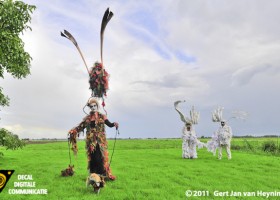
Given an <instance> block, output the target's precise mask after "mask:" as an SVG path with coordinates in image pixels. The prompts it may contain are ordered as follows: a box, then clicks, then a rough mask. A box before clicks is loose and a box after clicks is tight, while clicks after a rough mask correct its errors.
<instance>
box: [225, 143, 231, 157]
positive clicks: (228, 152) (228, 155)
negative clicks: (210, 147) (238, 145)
mask: <svg viewBox="0 0 280 200" xmlns="http://www.w3.org/2000/svg"><path fill="white" fill-rule="evenodd" d="M226 150H227V157H228V159H229V160H230V159H231V151H230V144H229V145H226Z"/></svg>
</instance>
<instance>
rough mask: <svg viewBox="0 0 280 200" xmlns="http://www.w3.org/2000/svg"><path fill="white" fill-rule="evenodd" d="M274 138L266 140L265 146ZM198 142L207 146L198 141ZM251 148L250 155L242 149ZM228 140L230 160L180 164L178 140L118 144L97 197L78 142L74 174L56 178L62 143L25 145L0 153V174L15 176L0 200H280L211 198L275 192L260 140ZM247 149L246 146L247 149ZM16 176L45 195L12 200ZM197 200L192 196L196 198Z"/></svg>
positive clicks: (208, 157) (278, 179) (274, 165)
mask: <svg viewBox="0 0 280 200" xmlns="http://www.w3.org/2000/svg"><path fill="white" fill-rule="evenodd" d="M276 139H277V138H274V139H272V138H266V140H268V141H272V140H274V142H276ZM203 141H207V139H204V140H203ZM113 142H114V141H112V140H111V141H109V150H110V153H111V152H112V147H113ZM247 142H249V144H251V146H254V150H253V151H251V150H250V148H248V144H247ZM247 142H246V141H245V140H244V139H233V141H232V145H233V147H236V146H239V147H237V148H236V149H238V150H232V157H233V158H232V160H227V158H226V153H225V152H224V154H223V155H224V157H223V159H222V160H218V159H217V158H216V157H214V156H213V155H212V154H211V153H209V152H207V150H206V149H200V150H199V151H198V156H199V158H198V159H196V160H188V159H182V158H181V151H182V150H181V140H179V139H169V140H168V139H151V140H118V141H117V143H116V149H115V153H114V156H113V161H112V165H111V167H112V171H113V174H114V175H116V176H117V180H115V181H113V182H107V183H106V187H105V188H103V189H102V190H101V192H100V194H99V195H96V194H94V193H93V192H92V190H91V189H90V188H86V187H85V178H86V176H87V170H86V164H87V163H86V155H85V150H84V142H83V141H79V143H78V146H79V153H78V156H77V158H73V157H72V163H73V164H74V165H75V174H74V176H72V177H61V176H60V171H61V170H62V169H65V168H66V167H67V166H68V164H69V157H68V145H67V142H53V143H45V144H28V145H27V146H25V147H24V148H23V149H21V150H17V151H10V150H9V151H6V150H4V149H3V148H0V151H2V152H3V153H4V157H1V158H0V169H14V170H15V173H14V174H13V176H12V177H11V179H10V180H9V182H8V184H7V185H6V187H5V189H4V190H3V191H2V193H0V199H1V200H2V199H15V200H17V199H48V200H50V199H70V200H71V199H73V200H74V199H127V200H128V199H129V200H130V199H145V200H149V199H280V196H278V197H269V198H266V197H260V196H258V197H245V196H244V195H242V196H235V197H233V196H231V197H230V196H225V193H224V197H218V196H214V191H219V192H227V191H228V192H229V193H230V192H231V191H234V192H257V191H264V192H274V191H278V192H280V175H279V167H280V157H279V156H278V154H271V153H263V152H262V151H261V148H262V146H263V142H264V139H255V138H253V139H249V138H248V139H247ZM249 146H250V145H249ZM20 174H26V175H27V174H31V175H32V178H33V181H34V182H36V189H47V190H48V194H47V195H12V194H8V191H9V189H14V188H15V187H14V182H18V180H17V176H18V175H20ZM187 190H192V191H193V194H194V193H196V192H195V191H205V192H204V194H205V195H208V194H209V195H208V196H206V197H194V196H192V197H188V198H187V197H186V194H185V193H186V191H187ZM197 194H198V193H197Z"/></svg>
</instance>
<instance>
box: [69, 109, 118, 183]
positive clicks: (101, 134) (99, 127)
mask: <svg viewBox="0 0 280 200" xmlns="http://www.w3.org/2000/svg"><path fill="white" fill-rule="evenodd" d="M105 124H106V125H107V126H109V127H114V126H115V123H111V122H110V121H109V120H108V119H107V117H106V115H103V114H101V113H99V112H97V111H95V112H90V114H89V115H88V116H86V117H85V118H84V119H83V121H82V122H81V123H80V124H79V125H78V126H77V127H75V128H73V129H71V130H70V131H69V134H70V141H71V143H72V150H73V151H74V153H77V151H78V148H77V140H76V138H77V135H78V133H79V132H81V131H83V130H84V129H85V128H86V149H87V156H88V169H89V170H90V173H97V174H100V175H103V176H106V177H107V178H109V179H111V180H114V179H115V177H114V176H113V175H112V173H111V170H110V166H109V159H108V150H107V149H108V144H107V140H106V134H105Z"/></svg>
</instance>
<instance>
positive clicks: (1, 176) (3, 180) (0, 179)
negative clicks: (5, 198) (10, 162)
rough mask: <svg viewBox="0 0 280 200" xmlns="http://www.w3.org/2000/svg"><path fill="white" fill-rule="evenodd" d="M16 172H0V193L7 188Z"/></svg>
mask: <svg viewBox="0 0 280 200" xmlns="http://www.w3.org/2000/svg"><path fill="white" fill-rule="evenodd" d="M14 171H15V170H0V192H2V190H3V189H4V188H5V186H6V184H7V183H8V181H9V179H10V178H11V176H12V174H13V173H14Z"/></svg>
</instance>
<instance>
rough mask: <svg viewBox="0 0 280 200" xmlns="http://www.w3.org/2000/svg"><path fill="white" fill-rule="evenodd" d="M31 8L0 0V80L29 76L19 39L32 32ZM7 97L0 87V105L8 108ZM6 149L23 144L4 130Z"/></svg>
mask: <svg viewBox="0 0 280 200" xmlns="http://www.w3.org/2000/svg"><path fill="white" fill-rule="evenodd" d="M35 8H36V7H35V6H34V5H28V4H25V3H24V2H22V1H13V0H0V77H1V78H4V72H5V71H6V72H7V73H9V74H11V75H12V76H13V77H14V78H17V79H21V78H25V77H26V76H27V75H28V74H30V62H31V60H32V58H31V56H30V55H29V53H27V52H25V50H24V42H23V41H22V39H21V38H20V35H21V34H23V31H26V30H28V29H29V30H31V27H30V26H29V25H28V23H30V22H31V14H32V12H33V11H34V10H35ZM8 105H9V98H8V97H7V96H5V95H4V94H3V92H2V88H1V87H0V106H8ZM1 145H3V146H6V147H7V148H8V149H16V148H18V147H22V145H23V143H22V142H21V141H20V140H19V138H18V137H17V136H16V135H13V134H12V133H10V132H9V131H7V130H5V129H0V146H1Z"/></svg>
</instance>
